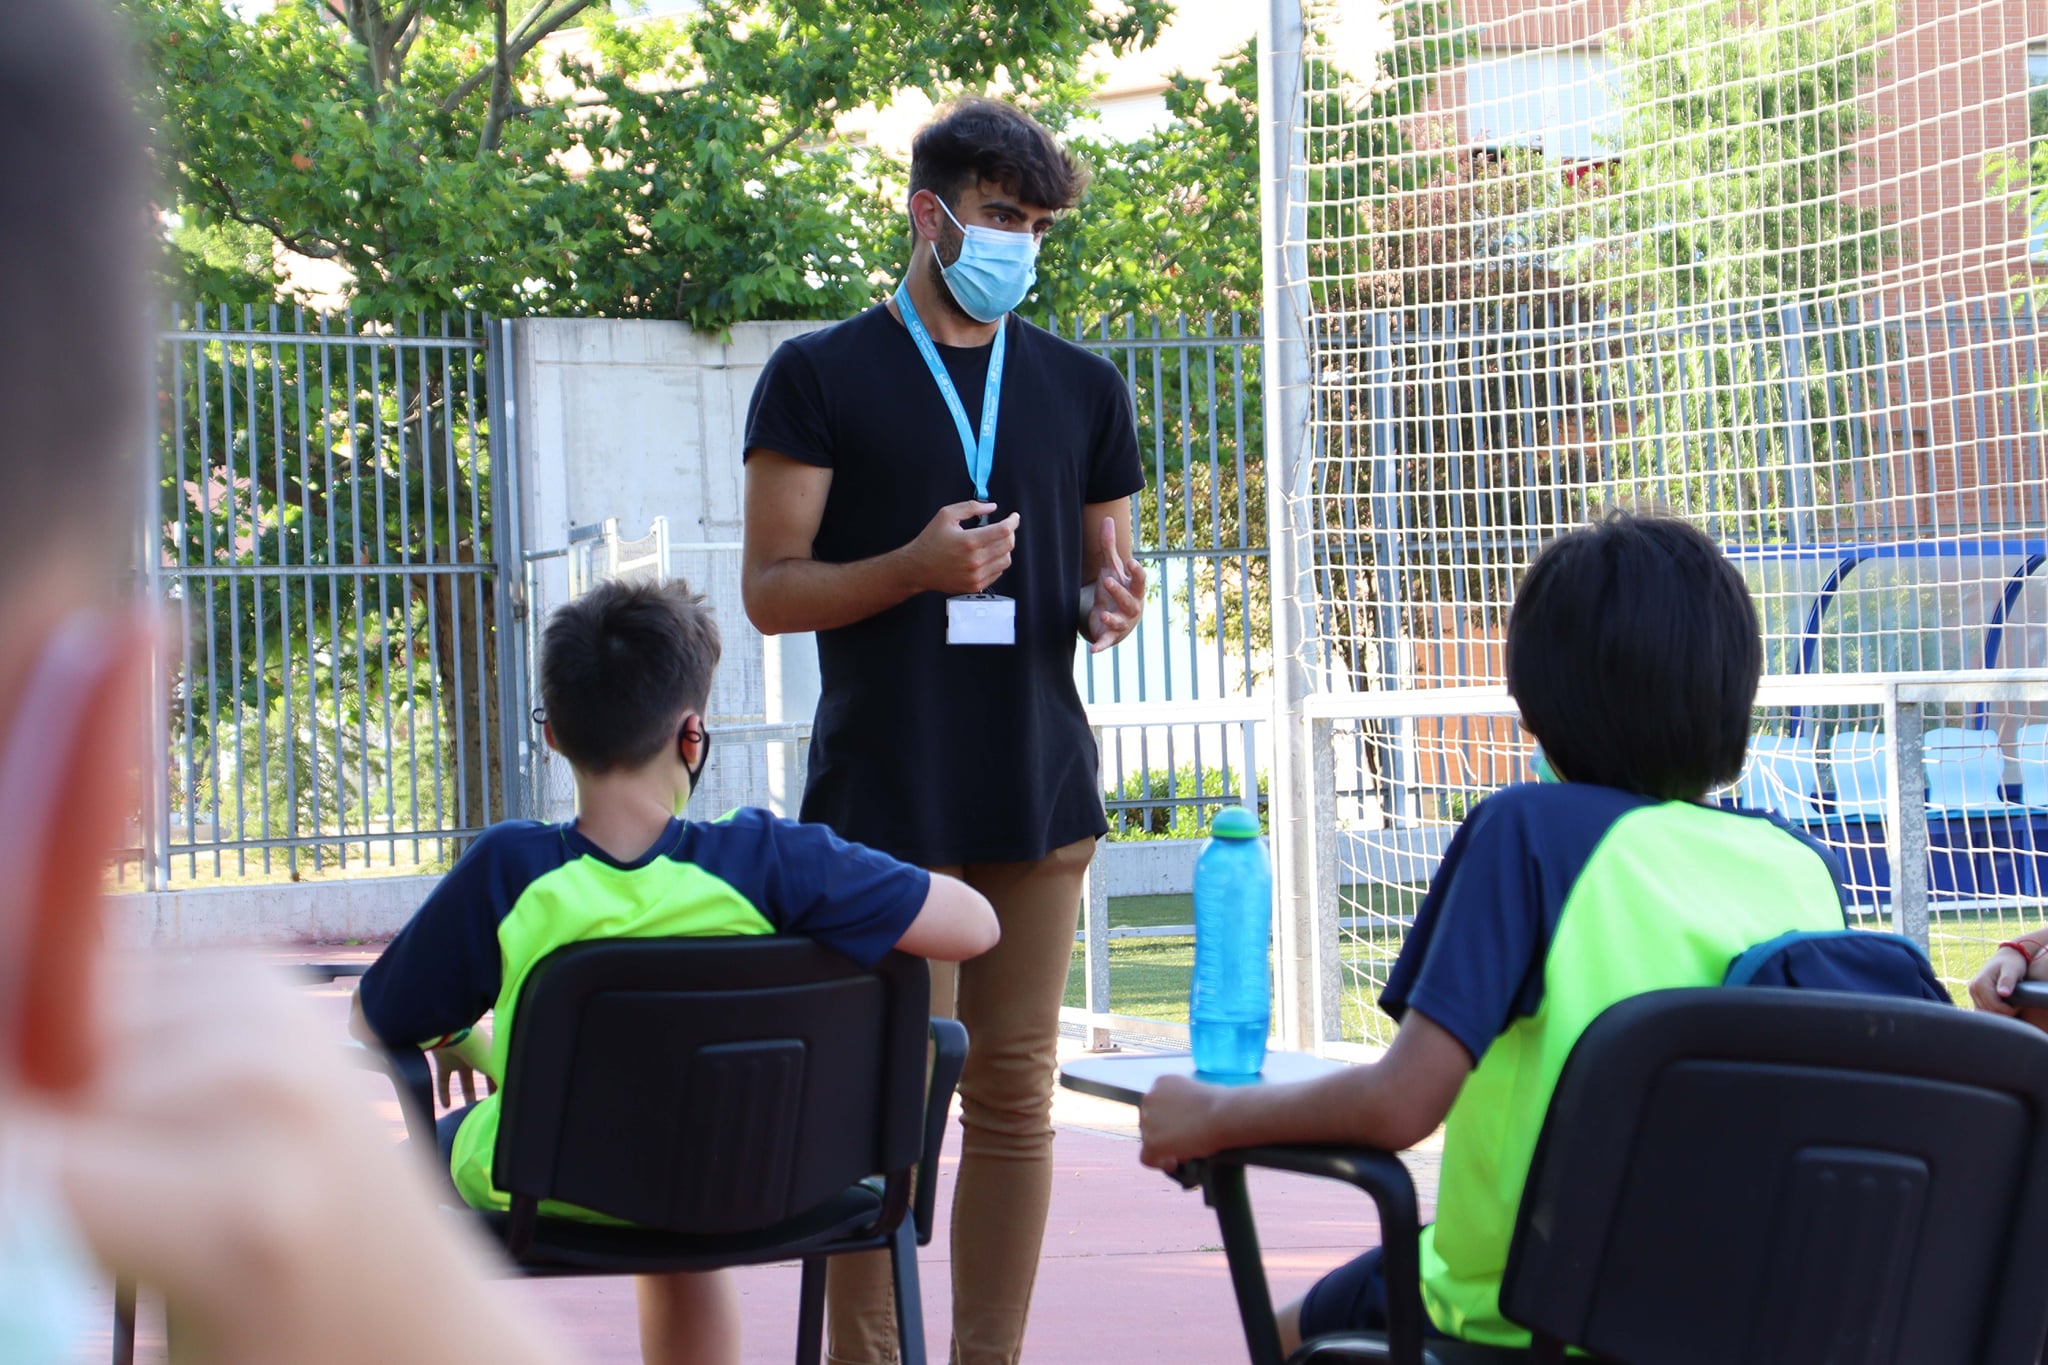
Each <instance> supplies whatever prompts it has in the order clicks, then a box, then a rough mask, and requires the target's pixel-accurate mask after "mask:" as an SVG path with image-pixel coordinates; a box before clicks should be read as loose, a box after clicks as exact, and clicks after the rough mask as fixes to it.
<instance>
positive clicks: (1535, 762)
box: [1529, 744, 1564, 782]
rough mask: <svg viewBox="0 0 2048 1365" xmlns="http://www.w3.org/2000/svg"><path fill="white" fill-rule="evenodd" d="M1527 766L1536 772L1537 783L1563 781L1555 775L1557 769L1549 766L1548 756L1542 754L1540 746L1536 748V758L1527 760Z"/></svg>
mask: <svg viewBox="0 0 2048 1365" xmlns="http://www.w3.org/2000/svg"><path fill="white" fill-rule="evenodd" d="M1529 766H1530V767H1531V768H1534V769H1535V770H1536V780H1537V781H1538V782H1562V781H1564V779H1563V778H1561V777H1559V776H1558V775H1557V769H1555V768H1553V767H1551V766H1550V755H1549V754H1546V753H1544V752H1543V746H1542V745H1541V744H1539V745H1537V746H1536V756H1535V757H1534V758H1532V759H1531V760H1529Z"/></svg>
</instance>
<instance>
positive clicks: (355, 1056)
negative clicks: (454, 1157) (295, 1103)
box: [341, 1043, 438, 1157]
mask: <svg viewBox="0 0 2048 1365" xmlns="http://www.w3.org/2000/svg"><path fill="white" fill-rule="evenodd" d="M341 1050H342V1053H343V1054H344V1056H345V1057H346V1058H347V1059H348V1061H349V1062H350V1063H351V1064H352V1065H354V1066H356V1067H359V1068H361V1069H362V1070H364V1071H381V1072H383V1073H384V1074H385V1075H386V1076H388V1077H390V1078H391V1088H392V1089H393V1090H395V1091H396V1092H398V1112H399V1114H400V1115H401V1116H402V1117H403V1118H404V1119H405V1136H406V1138H407V1140H409V1141H410V1142H412V1143H413V1144H414V1145H415V1146H417V1147H418V1148H419V1149H420V1150H421V1151H423V1152H425V1153H427V1154H428V1155H429V1156H430V1157H431V1156H432V1155H433V1154H434V1153H435V1152H436V1151H437V1150H438V1145H437V1140H436V1138H435V1135H434V1070H433V1067H432V1066H431V1065H429V1064H428V1062H427V1054H426V1053H424V1052H421V1051H420V1050H419V1049H418V1048H416V1047H408V1048H379V1047H371V1046H369V1045H368V1044H365V1043H343V1044H341Z"/></svg>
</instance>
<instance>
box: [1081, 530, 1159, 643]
mask: <svg viewBox="0 0 2048 1365" xmlns="http://www.w3.org/2000/svg"><path fill="white" fill-rule="evenodd" d="M1081 544H1082V545H1083V546H1084V547H1085V548H1084V549H1083V551H1082V556H1083V557H1082V561H1081V581H1082V582H1083V583H1085V584H1087V586H1086V587H1084V588H1082V589H1081V638H1082V639H1084V640H1086V641H1087V642H1088V647H1089V652H1090V653H1091V654H1100V653H1101V652H1102V651H1103V650H1105V649H1112V648H1114V647H1115V646H1117V645H1118V644H1120V643H1122V641H1123V638H1124V637H1125V636H1126V635H1129V634H1130V633H1131V632H1132V631H1133V630H1135V629H1137V626H1138V618H1139V617H1140V616H1142V615H1143V614H1144V611H1145V570H1144V568H1143V566H1141V565H1140V564H1139V563H1138V561H1137V560H1136V558H1134V557H1133V556H1132V554H1131V500H1130V499H1129V498H1118V499H1116V500H1115V501H1114V502H1091V503H1089V504H1088V505H1087V506H1086V507H1083V508H1082V509H1081Z"/></svg>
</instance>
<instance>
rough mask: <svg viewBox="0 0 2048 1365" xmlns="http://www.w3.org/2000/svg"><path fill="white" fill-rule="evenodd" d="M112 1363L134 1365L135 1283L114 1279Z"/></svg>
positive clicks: (115, 1364)
mask: <svg viewBox="0 0 2048 1365" xmlns="http://www.w3.org/2000/svg"><path fill="white" fill-rule="evenodd" d="M114 1365H135V1285H134V1284H133V1282H131V1281H128V1280H119V1279H117V1280H115V1281H114Z"/></svg>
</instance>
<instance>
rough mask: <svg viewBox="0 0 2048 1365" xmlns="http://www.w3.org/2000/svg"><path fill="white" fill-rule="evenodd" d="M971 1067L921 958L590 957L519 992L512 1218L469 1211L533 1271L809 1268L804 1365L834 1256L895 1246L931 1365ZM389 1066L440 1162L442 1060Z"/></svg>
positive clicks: (910, 1337)
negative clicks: (962, 1099) (935, 1223)
mask: <svg viewBox="0 0 2048 1365" xmlns="http://www.w3.org/2000/svg"><path fill="white" fill-rule="evenodd" d="M361 1056H362V1057H363V1058H364V1059H365V1061H366V1063H371V1064H375V1065H379V1066H381V1065H383V1060H384V1059H382V1058H380V1057H378V1056H377V1054H374V1053H370V1052H363V1053H361ZM966 1057H967V1031H966V1029H964V1028H962V1027H961V1026H960V1025H959V1024H958V1023H956V1022H954V1021H953V1020H950V1019H933V1018H932V1017H931V980H930V973H929V971H928V969H927V967H926V965H925V963H924V962H923V961H922V960H920V959H918V958H913V957H906V956H903V955H901V954H892V955H890V956H889V957H887V958H885V959H884V960H883V961H882V962H881V963H879V964H878V965H877V966H876V967H875V968H874V969H873V970H862V969H861V968H859V967H856V966H854V965H853V964H852V963H851V962H849V961H848V960H847V959H846V958H844V957H841V956H840V955H839V954H837V953H834V952H832V951H831V950H829V949H826V948H823V947H821V946H819V945H817V944H815V943H812V942H811V941H809V940H807V939H801V938H780V937H765V936H764V937H755V938H675V939H604V940H595V941H591V942H585V943H576V944H571V945H569V946H568V947H565V948H561V949H558V950H556V951H555V952H553V953H551V954H549V955H548V957H547V958H546V959H544V960H543V961H542V962H541V963H540V964H539V965H538V966H537V967H535V968H534V970H533V973H532V975H531V976H530V977H529V978H528V980H527V982H526V984H525V986H524V987H523V988H522V989H521V991H520V996H519V1007H518V1015H517V1020H516V1023H515V1026H514V1029H513V1035H512V1046H511V1052H510V1055H509V1056H508V1058H507V1059H506V1068H505V1072H506V1074H505V1084H504V1089H503V1092H502V1094H501V1095H500V1097H499V1103H500V1104H501V1105H502V1106H503V1108H502V1112H501V1113H500V1115H499V1129H498V1143H497V1150H496V1155H495V1158H494V1160H493V1163H492V1177H491V1178H492V1183H493V1184H495V1185H496V1186H497V1187H498V1188H499V1189H500V1190H503V1191H505V1192H506V1193H507V1194H509V1195H510V1196H511V1200H512V1206H511V1208H510V1210H509V1211H507V1212H477V1211H474V1210H470V1209H467V1208H462V1209H461V1210H460V1214H459V1216H462V1217H465V1218H478V1219H481V1220H482V1221H483V1222H485V1223H486V1224H487V1225H488V1226H489V1228H490V1229H491V1231H492V1232H493V1233H494V1234H495V1235H496V1237H497V1238H498V1240H499V1241H500V1243H501V1244H502V1245H503V1247H504V1250H505V1254H506V1255H507V1256H508V1257H509V1258H510V1259H511V1261H512V1263H513V1264H514V1266H516V1267H517V1268H518V1270H519V1271H521V1272H522V1273H524V1274H528V1275H536V1276H569V1275H646V1274H665V1273H668V1272H672V1271H685V1270H714V1269H722V1268H725V1267H728V1266H743V1265H760V1264H764V1263H768V1262H774V1261H791V1260H795V1261H801V1262H802V1263H803V1278H802V1286H801V1289H800V1298H801V1310H800V1314H799V1319H798V1327H797V1349H796V1359H797V1361H798V1362H799V1365H815V1362H816V1361H818V1359H819V1358H820V1356H821V1354H822V1349H823V1337H824V1315H825V1262H826V1260H827V1259H828V1258H830V1257H833V1256H839V1255H844V1254H846V1253H849V1252H858V1251H884V1250H885V1251H887V1252H888V1253H889V1256H890V1260H891V1266H892V1270H893V1272H894V1278H895V1289H896V1312H897V1319H898V1330H899V1343H900V1350H901V1359H902V1361H903V1365H924V1361H925V1358H926V1353H925V1342H924V1318H923V1314H922V1310H921V1307H920V1300H919V1293H918V1276H917V1248H918V1247H919V1246H921V1245H923V1244H925V1243H926V1242H928V1241H930V1240H931V1229H932V1212H933V1207H934V1201H935V1198H936V1195H937V1188H938V1178H937V1177H938V1162H939V1148H940V1144H941V1142H942V1141H943V1139H944V1136H945V1126H946V1116H947V1113H948V1111H949V1109H950V1107H951V1104H952V1098H953V1089H954V1087H955V1085H957V1084H958V1082H959V1079H960V1068H961V1066H962V1064H963V1063H964V1062H965V1060H966ZM390 1063H391V1065H390V1070H391V1073H392V1076H393V1080H394V1082H395V1083H396V1084H397V1086H398V1088H399V1091H400V1098H401V1108H402V1109H403V1111H404V1113H405V1119H406V1128H407V1132H408V1134H409V1136H410V1138H411V1140H412V1143H413V1145H414V1146H415V1147H416V1148H417V1149H418V1150H421V1151H424V1152H427V1153H430V1154H431V1153H435V1152H437V1148H436V1145H435V1140H434V1126H433V1121H432V1116H433V1112H434V1102H433V1092H432V1088H431V1081H430V1078H429V1072H428V1068H427V1064H426V1060H425V1058H424V1057H423V1056H422V1055H421V1054H420V1053H418V1052H417V1051H406V1052H401V1053H399V1054H397V1055H395V1056H393V1057H392V1058H391V1059H390ZM928 1070H929V1084H927V1071H928ZM449 1197H450V1199H451V1200H452V1199H453V1198H454V1194H453V1190H452V1189H451V1190H450V1193H449ZM542 1200H559V1201H562V1202H565V1203H571V1204H576V1205H579V1206H581V1207H583V1208H586V1209H590V1210H594V1211H596V1212H598V1213H602V1214H605V1215H608V1216H610V1217H612V1218H617V1219H620V1220H623V1222H625V1223H629V1224H631V1225H632V1226H612V1225H605V1224H596V1223H590V1222H587V1221H580V1220H572V1219H566V1218H557V1217H551V1216H548V1215H546V1214H543V1213H542V1212H541V1210H540V1202H541V1201H542ZM130 1321H131V1324H132V1309H131V1311H130ZM115 1349H116V1354H117V1357H118V1356H119V1353H120V1351H121V1349H122V1346H121V1342H120V1340H119V1338H118V1334H117V1340H116V1347H115ZM130 1350H132V1346H131V1347H130Z"/></svg>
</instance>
